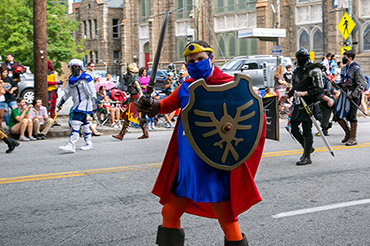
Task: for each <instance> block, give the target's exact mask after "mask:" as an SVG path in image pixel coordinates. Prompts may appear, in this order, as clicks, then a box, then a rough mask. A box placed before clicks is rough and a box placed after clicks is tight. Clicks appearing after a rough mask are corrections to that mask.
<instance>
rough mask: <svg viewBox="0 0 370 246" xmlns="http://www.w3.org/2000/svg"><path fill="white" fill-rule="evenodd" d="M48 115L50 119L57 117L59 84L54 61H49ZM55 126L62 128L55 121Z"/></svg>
mask: <svg viewBox="0 0 370 246" xmlns="http://www.w3.org/2000/svg"><path fill="white" fill-rule="evenodd" d="M47 81H48V113H49V114H50V118H52V119H54V117H55V107H56V104H57V99H58V83H57V78H56V75H55V73H54V64H53V62H52V61H48V76H47ZM53 125H54V126H60V124H59V123H58V122H56V121H54V124H53Z"/></svg>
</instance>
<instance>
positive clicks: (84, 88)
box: [57, 59, 96, 153]
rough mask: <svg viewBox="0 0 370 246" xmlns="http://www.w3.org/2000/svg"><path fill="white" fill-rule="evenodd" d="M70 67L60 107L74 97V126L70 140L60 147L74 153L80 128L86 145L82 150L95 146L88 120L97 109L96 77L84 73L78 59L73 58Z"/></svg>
mask: <svg viewBox="0 0 370 246" xmlns="http://www.w3.org/2000/svg"><path fill="white" fill-rule="evenodd" d="M68 67H69V68H70V69H71V72H72V74H71V76H69V80H68V83H67V85H66V87H65V89H64V96H63V97H62V99H61V100H60V102H59V103H58V106H57V107H58V109H61V108H62V107H63V104H64V103H65V102H66V101H67V100H68V98H70V97H72V101H73V107H72V114H73V116H72V120H70V124H71V127H72V131H71V134H70V135H69V142H68V144H67V145H65V146H61V147H59V150H60V151H62V152H65V153H74V152H75V151H76V143H77V141H78V139H79V138H80V130H81V131H82V133H83V135H84V140H85V145H84V146H81V147H80V149H81V150H88V149H92V148H93V144H92V141H91V132H90V123H89V122H88V121H87V119H86V118H87V115H88V114H92V113H93V110H96V90H95V87H94V79H93V77H92V76H91V75H90V74H88V73H83V72H82V71H83V62H82V61H81V60H78V59H72V60H71V61H70V62H69V64H68Z"/></svg>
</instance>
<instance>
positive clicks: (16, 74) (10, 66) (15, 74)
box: [1, 53, 26, 83]
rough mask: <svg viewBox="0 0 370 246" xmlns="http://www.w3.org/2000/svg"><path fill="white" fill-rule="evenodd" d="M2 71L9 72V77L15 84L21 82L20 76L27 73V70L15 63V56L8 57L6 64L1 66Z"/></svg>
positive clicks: (8, 55)
mask: <svg viewBox="0 0 370 246" xmlns="http://www.w3.org/2000/svg"><path fill="white" fill-rule="evenodd" d="M1 70H2V71H3V70H8V76H9V77H10V78H12V79H13V80H14V81H15V82H17V83H18V82H19V81H21V78H20V75H21V74H22V73H25V72H26V68H25V67H24V66H23V65H21V64H19V63H18V62H15V61H14V56H13V54H10V53H9V54H7V55H6V62H4V63H2V64H1Z"/></svg>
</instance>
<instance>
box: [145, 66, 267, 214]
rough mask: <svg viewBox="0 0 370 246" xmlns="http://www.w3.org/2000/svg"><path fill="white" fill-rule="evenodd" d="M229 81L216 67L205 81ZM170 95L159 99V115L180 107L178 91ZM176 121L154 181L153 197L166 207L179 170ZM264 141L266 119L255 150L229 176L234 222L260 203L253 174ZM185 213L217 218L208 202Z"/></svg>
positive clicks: (214, 82)
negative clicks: (174, 107) (177, 106)
mask: <svg viewBox="0 0 370 246" xmlns="http://www.w3.org/2000/svg"><path fill="white" fill-rule="evenodd" d="M232 80H233V77H232V76H230V75H227V74H224V73H222V72H221V70H219V69H218V68H217V67H215V70H214V73H213V75H212V76H211V77H210V78H208V79H207V80H206V81H207V84H213V85H216V84H223V83H226V82H230V81H232ZM193 81H194V80H193V79H189V80H186V81H185V82H186V83H191V82H193ZM173 94H174V95H172V94H171V96H170V97H167V98H165V99H163V100H161V111H160V112H161V113H165V111H163V110H162V109H163V108H166V109H170V110H172V107H170V105H179V103H178V102H174V99H175V98H176V97H177V90H176V91H175V92H174V93H173ZM162 106H164V107H162ZM172 111H173V110H172ZM172 111H169V112H172ZM179 121H180V118H179V119H178V121H177V123H176V127H175V129H174V131H173V134H172V137H171V140H170V143H169V145H168V149H167V153H166V156H165V157H164V160H163V164H162V167H161V170H160V171H159V174H158V177H157V180H156V182H155V185H154V188H153V191H152V192H153V194H155V195H157V196H159V197H160V200H159V202H160V203H161V204H165V203H166V201H167V200H168V198H169V197H170V196H171V195H173V194H172V193H171V192H170V189H171V185H172V183H173V180H174V177H175V175H176V173H177V170H178V167H179V162H178V155H177V128H178V124H179ZM265 139H266V118H264V123H263V130H262V134H261V138H260V140H259V142H258V145H257V147H256V149H255V151H254V152H253V154H252V155H251V156H250V157H249V159H248V160H247V161H246V162H245V163H244V164H242V165H240V166H239V167H238V168H236V169H234V170H232V171H231V174H230V202H231V208H232V211H233V214H234V216H235V219H237V218H236V217H237V216H238V215H239V214H241V213H243V212H244V211H246V210H248V209H249V208H250V207H251V206H253V205H255V204H256V203H258V202H260V201H261V200H262V199H261V197H260V195H259V193H258V190H257V187H256V184H255V183H254V177H255V175H256V172H257V168H258V165H259V162H260V160H261V156H262V152H263V147H264V145H265ZM185 212H187V213H190V214H194V215H199V216H203V217H208V218H216V216H215V214H214V213H213V209H212V207H211V204H210V203H197V202H192V203H191V204H190V205H189V207H188V208H187V209H186V211H185Z"/></svg>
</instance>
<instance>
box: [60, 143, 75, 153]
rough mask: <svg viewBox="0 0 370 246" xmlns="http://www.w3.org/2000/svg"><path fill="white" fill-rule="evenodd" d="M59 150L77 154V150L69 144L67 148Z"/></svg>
mask: <svg viewBox="0 0 370 246" xmlns="http://www.w3.org/2000/svg"><path fill="white" fill-rule="evenodd" d="M58 149H59V150H60V151H62V152H64V153H75V152H76V150H75V149H74V148H72V147H71V145H69V144H67V145H65V146H60V147H59V148H58Z"/></svg>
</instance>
